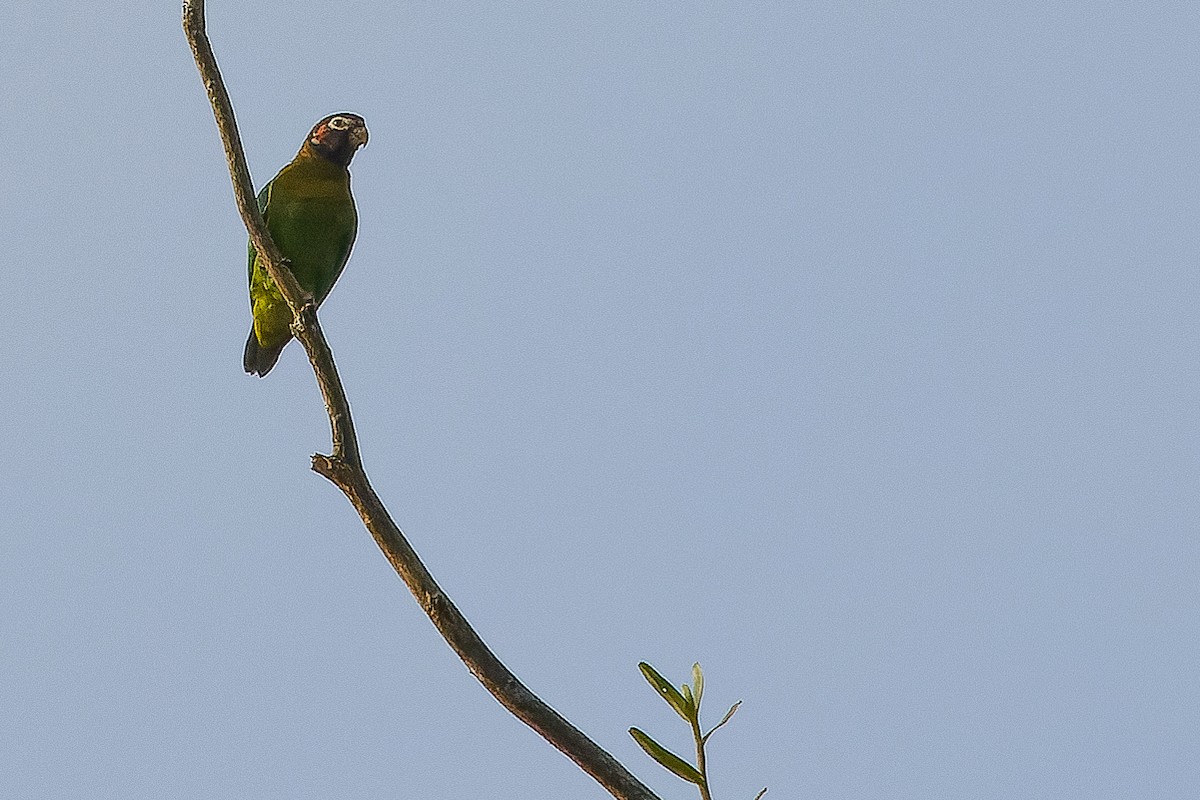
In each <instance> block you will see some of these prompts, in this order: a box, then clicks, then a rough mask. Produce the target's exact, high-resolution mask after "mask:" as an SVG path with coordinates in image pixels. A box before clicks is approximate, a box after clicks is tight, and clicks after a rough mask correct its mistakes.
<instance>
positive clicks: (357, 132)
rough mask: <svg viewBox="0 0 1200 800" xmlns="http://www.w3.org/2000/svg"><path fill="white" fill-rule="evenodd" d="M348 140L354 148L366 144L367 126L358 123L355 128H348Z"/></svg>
mask: <svg viewBox="0 0 1200 800" xmlns="http://www.w3.org/2000/svg"><path fill="white" fill-rule="evenodd" d="M350 142H351V143H352V144H353V145H354V147H355V149H358V148H359V147H365V146H366V144H367V126H366V125H359V126H358V127H356V128H352V129H351V130H350Z"/></svg>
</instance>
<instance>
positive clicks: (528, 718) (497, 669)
mask: <svg viewBox="0 0 1200 800" xmlns="http://www.w3.org/2000/svg"><path fill="white" fill-rule="evenodd" d="M183 29H184V32H185V33H186V34H187V39H188V43H189V44H190V45H191V48H192V54H193V55H194V56H195V59H196V66H197V68H198V69H199V70H200V77H201V78H202V79H203V80H204V86H205V89H206V90H207V91H208V98H209V101H210V102H211V103H212V107H213V114H214V115H215V117H216V121H217V128H218V130H219V131H220V134H221V141H222V142H223V143H224V146H225V157H226V160H227V161H228V163H229V173H230V176H231V177H232V179H233V193H234V197H235V198H236V200H237V207H238V212H239V213H240V214H241V217H242V220H243V221H244V222H245V224H246V230H247V231H248V232H249V234H250V239H251V241H252V242H253V243H254V247H255V249H256V250H258V252H259V254H260V256H261V257H262V258H263V260H264V261H265V262H266V265H267V271H268V273H269V274H270V276H271V279H272V280H273V281H275V284H276V285H277V286H278V287H279V289H280V291H281V293H282V294H283V297H284V299H285V300H286V301H287V304H288V306H289V307H290V308H291V309H292V312H293V314H295V321H294V322H293V324H292V331H293V333H294V334H295V336H296V339H297V340H299V342H300V343H301V344H302V345H303V346H304V349H305V351H306V352H307V353H308V358H309V361H310V362H311V363H312V366H313V372H314V373H315V374H316V377H317V383H318V385H319V386H320V388H321V395H322V396H323V397H324V399H325V409H326V411H327V412H328V413H329V424H330V429H331V435H332V440H333V454H332V455H328V456H326V455H319V454H318V455H314V456H313V459H312V468H313V470H315V471H316V472H318V473H320V474H321V475H324V476H325V477H326V478H328V479H329V480H330V481H331V482H333V484H334V485H336V486H337V487H338V488H339V489H341V490H342V492H343V493H344V494H345V495H346V497H347V498H349V500H350V502H351V504H353V506H354V508H355V510H357V511H358V513H359V516H360V517H362V520H363V523H364V524H365V525H366V527H367V530H369V531H370V532H371V535H372V536H374V537H375V541H376V543H377V544H378V545H379V549H380V550H382V551H383V554H384V556H386V557H387V560H388V561H389V562H391V564H392V566H393V567H394V568H395V570H396V572H397V573H399V575H400V577H401V578H402V579H403V580H404V582H405V584H406V585H407V586H408V588H409V590H410V591H411V592H412V593H413V596H414V597H415V598H416V599H417V602H418V603H419V604H420V605H421V608H422V609H424V611H425V613H426V614H427V615H428V616H429V619H430V621H432V622H433V624H434V627H436V628H437V630H438V632H439V633H441V635H442V637H443V638H444V639H445V640H446V642H447V643H448V644H449V645H450V647H451V648H453V650H454V652H456V653H457V654H458V656H459V658H461V659H462V661H463V663H464V664H466V665H467V668H468V669H469V670H470V671H471V674H473V675H474V676H475V677H476V678H477V679H478V680H479V682H480V683H482V684H483V685H484V687H485V688H486V689H487V690H488V691H489V692H491V693H492V695H493V696H494V697H495V698H496V699H497V700H498V701H500V703H501V705H503V706H504V707H505V708H507V709H508V710H509V711H511V712H512V713H513V714H514V715H515V716H516V717H517V718H518V719H520V720H521V721H522V722H524V723H525V724H526V725H528V726H529V727H531V728H533V729H534V730H535V731H537V732H538V733H539V734H541V735H542V737H544V738H545V739H546V741H548V742H550V744H552V745H554V746H555V747H556V748H558V749H559V750H560V751H562V752H563V753H564V754H565V755H566V756H567V757H568V758H570V759H571V760H572V761H574V762H575V763H576V764H578V765H579V767H580V768H581V769H583V770H584V771H585V772H587V773H588V774H589V775H591V776H592V777H593V778H595V779H596V781H598V782H599V783H600V785H601V786H603V787H604V788H605V789H606V790H608V792H609V793H610V794H612V795H613V797H616V798H619V800H658V798H657V797H656V796H655V795H654V793H652V792H651V791H650V790H649V789H648V788H646V786H645V785H643V784H642V783H641V782H640V781H639V780H638V779H637V778H635V777H634V776H633V775H632V774H631V773H630V772H629V771H628V770H626V769H625V768H624V767H623V766H622V765H621V764H620V762H618V761H617V760H616V759H615V758H613V757H612V756H611V755H609V754H608V753H607V752H606V751H605V750H604V749H603V748H601V747H600V746H599V745H597V744H596V743H595V742H593V741H592V740H591V739H589V738H588V737H587V736H585V735H584V734H583V733H582V732H581V731H580V730H579V729H578V728H576V727H575V726H573V725H572V724H571V723H570V722H568V721H567V720H566V719H565V718H564V717H563V716H562V715H560V714H559V713H558V712H557V711H555V710H554V709H553V708H551V707H550V706H549V705H547V704H546V703H545V702H543V701H542V700H541V699H540V698H538V697H537V695H535V694H534V693H533V692H531V691H530V690H529V689H528V688H526V686H525V685H524V684H522V683H521V681H520V680H518V678H517V676H516V675H514V674H513V673H512V672H511V671H510V670H509V669H508V668H507V667H505V666H504V664H503V663H501V662H500V659H498V658H497V657H496V656H495V654H494V653H492V651H491V650H489V649H488V647H487V645H486V644H485V643H484V641H483V639H481V638H480V637H479V634H477V633H476V632H475V630H474V629H473V628H472V627H471V625H470V623H468V622H467V620H466V617H464V616H463V615H462V612H460V611H459V610H458V608H456V607H455V605H454V603H452V602H451V601H450V598H449V597H447V596H446V594H445V593H444V592H442V590H441V588H440V587H439V586H438V584H437V582H436V581H435V580H434V579H433V576H432V575H431V574H430V573H429V571H428V570H427V569H426V568H425V565H424V564H422V563H421V560H420V558H419V557H418V556H417V553H416V551H415V550H413V548H412V545H410V544H409V543H408V540H407V539H405V537H404V534H403V533H401V531H400V529H399V528H398V527H397V526H396V523H395V522H393V521H392V518H391V516H390V515H389V514H388V512H387V509H386V508H385V507H384V505H383V503H382V502H381V501H380V499H379V496H378V495H376V494H375V490H374V489H373V488H372V487H371V484H370V482H369V481H368V480H367V475H366V472H365V471H364V470H363V466H362V460H361V457H360V455H359V450H358V441H357V439H356V437H355V434H354V423H353V421H352V419H351V417H350V404H349V402H348V401H347V399H346V394H345V391H344V390H343V388H342V383H341V379H340V378H339V377H338V372H337V369H336V367H335V365H334V363H333V353H332V352H331V351H330V349H329V345H328V343H327V342H326V341H325V335H324V334H323V333H322V332H321V327H320V324H319V323H318V321H317V314H316V306H315V304H314V303H313V300H312V297H310V296H309V295H308V294H307V293H306V292H305V291H304V290H303V289H301V288H300V285H299V284H298V283H296V279H295V278H294V277H293V276H292V273H291V271H290V270H288V269H287V268H286V266H285V264H286V261H285V259H284V258H283V254H282V253H280V252H279V249H278V248H277V247H276V246H275V243H274V242H273V241H271V235H270V233H269V232H268V231H267V228H266V225H265V223H264V222H263V218H262V215H261V214H260V213H259V211H258V205H257V204H256V203H255V201H254V189H253V186H252V184H251V181H250V172H249V170H248V169H247V167H246V157H245V154H244V152H243V150H242V144H241V138H240V137H239V135H238V130H237V123H236V122H235V121H234V115H233V105H232V103H231V102H230V100H229V93H228V92H227V91H226V89H225V84H224V82H223V81H222V79H221V73H220V70H219V69H218V68H217V60H216V57H215V56H214V55H213V51H212V46H211V45H210V44H209V41H208V35H207V33H206V32H205V21H204V0H184V3H183Z"/></svg>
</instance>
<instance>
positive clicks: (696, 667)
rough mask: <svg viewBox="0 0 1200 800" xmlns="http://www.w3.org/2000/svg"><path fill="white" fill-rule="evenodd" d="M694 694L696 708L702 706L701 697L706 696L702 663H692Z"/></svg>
mask: <svg viewBox="0 0 1200 800" xmlns="http://www.w3.org/2000/svg"><path fill="white" fill-rule="evenodd" d="M692 694H693V695H695V697H696V708H697V709H699V708H700V698H701V697H703V696H704V673H703V672H702V671H701V669H700V664H699V663H696V664H692Z"/></svg>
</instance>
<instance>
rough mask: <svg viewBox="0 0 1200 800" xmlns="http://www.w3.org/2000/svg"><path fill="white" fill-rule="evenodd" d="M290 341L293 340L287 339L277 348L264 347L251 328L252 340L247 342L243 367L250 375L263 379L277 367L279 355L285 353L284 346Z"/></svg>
mask: <svg viewBox="0 0 1200 800" xmlns="http://www.w3.org/2000/svg"><path fill="white" fill-rule="evenodd" d="M289 341H291V340H290V339H285V340H284V341H283V342H282V343H281V344H279V345H278V346H277V347H263V346H262V345H260V344H259V343H258V337H257V336H256V335H255V334H254V327H253V326H251V328H250V338H249V339H247V340H246V352H245V354H244V355H243V356H242V367H243V368H244V369H245V370H246V372H247V374H249V375H257V376H259V377H260V378H261V377H263V376H264V375H266V374H267V373H268V372H270V371H271V367H273V366H275V362H276V361H278V360H279V354H280V353H282V352H283V348H284V346H285V345H286V344H287V343H288V342H289Z"/></svg>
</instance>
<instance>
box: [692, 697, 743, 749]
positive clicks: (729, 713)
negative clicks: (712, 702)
mask: <svg viewBox="0 0 1200 800" xmlns="http://www.w3.org/2000/svg"><path fill="white" fill-rule="evenodd" d="M741 704H742V701H741V700H738V701H737V702H736V703H734V704H733V705H732V706H730V707H729V710H728V711H726V712H725V716H723V717H721V721H720V722H718V723H717V724H716V725H714V726H713V729H712V730H711V731H709V732H708V733H706V734H704V736H702V737H700V741H702V742H708V737H710V736H712V735H713V734H714V733H716V732H717V728H719V727H721V726H722V725H724V724H725V723H726V722H729V720H730V718H731V717H732V716H733V712H735V711H737V710H738V706H740V705H741Z"/></svg>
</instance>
